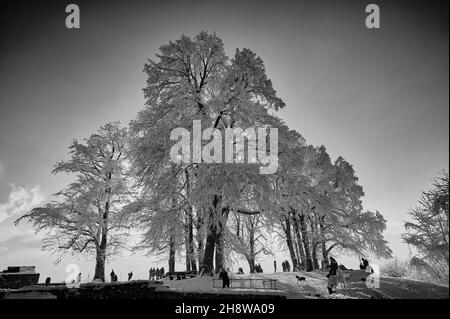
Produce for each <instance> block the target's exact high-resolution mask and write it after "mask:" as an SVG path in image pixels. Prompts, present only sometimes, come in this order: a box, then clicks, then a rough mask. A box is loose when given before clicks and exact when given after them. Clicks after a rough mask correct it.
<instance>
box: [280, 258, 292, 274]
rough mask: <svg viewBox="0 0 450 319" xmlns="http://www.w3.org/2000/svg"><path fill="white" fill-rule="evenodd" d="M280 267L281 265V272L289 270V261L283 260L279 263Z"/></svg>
mask: <svg viewBox="0 0 450 319" xmlns="http://www.w3.org/2000/svg"><path fill="white" fill-rule="evenodd" d="M281 267H283V272H286V271H287V272H289V271H291V264H290V263H289V261H287V260H285V261H283V262H282V263H281Z"/></svg>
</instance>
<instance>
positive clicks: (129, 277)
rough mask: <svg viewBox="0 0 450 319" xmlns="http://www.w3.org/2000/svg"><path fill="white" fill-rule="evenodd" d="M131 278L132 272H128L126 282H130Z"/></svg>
mask: <svg viewBox="0 0 450 319" xmlns="http://www.w3.org/2000/svg"><path fill="white" fill-rule="evenodd" d="M131 278H133V272H132V271H130V272H129V273H128V281H130V280H131Z"/></svg>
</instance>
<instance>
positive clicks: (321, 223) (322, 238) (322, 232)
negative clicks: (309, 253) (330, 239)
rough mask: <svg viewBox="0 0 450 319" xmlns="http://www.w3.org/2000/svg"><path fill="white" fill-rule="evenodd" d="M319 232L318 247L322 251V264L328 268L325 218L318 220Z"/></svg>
mask: <svg viewBox="0 0 450 319" xmlns="http://www.w3.org/2000/svg"><path fill="white" fill-rule="evenodd" d="M319 231H320V246H321V250H322V264H323V266H324V267H328V266H329V262H328V252H327V245H326V240H325V216H322V217H321V218H320V219H319Z"/></svg>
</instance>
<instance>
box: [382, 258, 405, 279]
mask: <svg viewBox="0 0 450 319" xmlns="http://www.w3.org/2000/svg"><path fill="white" fill-rule="evenodd" d="M380 272H381V274H382V275H385V276H388V277H397V278H405V277H407V276H408V274H409V273H410V269H409V262H407V261H402V260H400V259H398V257H394V258H393V259H391V260H389V261H387V262H386V263H385V264H384V265H382V266H381V268H380Z"/></svg>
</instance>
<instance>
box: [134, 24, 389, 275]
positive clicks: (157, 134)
mask: <svg viewBox="0 0 450 319" xmlns="http://www.w3.org/2000/svg"><path fill="white" fill-rule="evenodd" d="M144 71H145V73H146V74H147V85H146V87H145V88H144V95H145V98H146V105H145V107H144V109H143V110H141V111H140V112H139V113H138V115H137V117H136V118H135V119H134V120H133V121H132V122H131V124H130V131H131V148H130V149H131V158H132V168H133V172H134V174H135V177H136V180H137V181H138V183H139V185H138V186H139V188H140V189H141V196H140V199H139V200H138V201H136V202H135V203H134V204H133V205H131V206H130V207H129V208H130V209H129V212H130V215H131V216H133V218H136V219H138V220H140V225H141V226H142V227H143V230H144V233H145V234H144V238H143V242H142V244H143V246H144V247H145V246H147V247H148V248H150V250H153V251H160V250H161V248H163V247H164V248H167V249H168V251H169V256H170V260H174V254H175V252H176V251H182V249H181V248H182V247H183V246H184V251H185V254H186V268H187V269H190V268H192V269H197V267H196V263H197V262H198V264H199V265H198V266H199V268H200V269H203V270H205V271H207V272H209V271H212V270H213V269H214V264H215V269H216V271H217V270H218V269H219V268H220V267H222V266H223V263H224V250H225V249H230V248H233V247H234V249H236V247H237V246H239V245H230V243H226V242H225V241H226V240H234V243H238V242H239V241H240V239H243V238H242V237H241V238H240V239H239V237H236V236H234V237H233V236H228V235H229V234H230V233H232V230H230V229H229V227H230V226H231V227H234V226H236V225H234V226H233V223H232V221H231V224H229V223H230V221H229V216H231V215H233V216H236V215H248V216H254V215H258V214H261V215H262V217H261V218H260V219H258V220H264V221H269V223H265V224H266V225H268V224H270V223H272V224H277V225H279V227H280V228H281V229H282V233H284V234H285V238H286V244H287V246H288V248H289V252H290V254H291V258H292V259H293V264H294V266H296V267H298V266H300V264H302V265H303V266H304V267H305V268H306V269H307V270H312V269H314V268H317V267H319V266H318V260H319V257H318V256H319V250H322V259H326V257H327V256H328V253H329V252H330V251H331V250H332V249H337V248H341V249H344V250H347V251H358V252H359V251H361V252H362V251H364V252H366V251H373V252H375V253H378V254H389V248H388V247H387V243H386V241H385V240H384V238H383V235H382V233H383V231H384V229H385V220H384V219H383V218H382V216H381V214H379V213H375V214H373V213H370V212H366V213H363V210H362V205H361V197H362V196H363V192H362V188H361V186H359V185H358V184H357V183H356V182H357V178H356V177H355V176H354V172H353V169H352V168H351V165H350V164H348V163H347V162H345V161H344V160H343V159H342V158H339V159H338V160H337V161H336V162H335V163H334V164H333V163H331V160H330V158H329V156H328V154H327V153H326V149H325V148H324V147H320V148H315V147H313V146H310V145H307V144H306V142H305V140H304V138H303V137H302V136H301V135H300V134H298V133H297V132H295V131H293V130H290V129H289V128H288V127H287V126H286V125H285V124H284V123H283V121H281V120H280V119H279V118H277V117H276V116H275V115H274V114H275V112H276V111H278V110H279V109H280V108H282V107H284V106H285V104H284V102H283V101H282V100H281V99H280V98H279V97H278V96H277V95H276V92H275V90H274V89H273V86H272V82H271V81H270V79H268V77H267V75H266V70H265V67H264V63H263V61H262V60H261V58H259V57H258V56H257V55H256V54H255V53H254V52H252V51H251V50H249V49H242V50H239V49H237V50H236V51H235V54H234V56H233V57H232V58H228V57H227V56H226V54H225V51H224V46H223V43H222V40H221V39H220V38H219V37H217V36H216V35H215V34H210V33H207V32H201V33H199V34H198V35H196V36H195V37H193V38H190V37H187V36H184V35H183V36H182V37H181V38H180V39H178V40H176V41H174V42H169V43H168V44H165V45H163V46H161V48H160V53H159V54H157V55H156V59H154V60H149V61H148V63H147V64H146V65H145V68H144ZM194 121H199V123H201V128H203V129H206V128H207V129H209V131H204V132H203V136H201V137H200V140H201V143H202V144H201V145H200V147H199V148H198V147H197V146H194V145H192V143H191V146H189V147H188V150H187V151H188V153H189V156H185V155H186V154H185V155H183V156H181V155H180V156H179V160H177V161H173V160H172V159H171V157H170V154H171V147H172V146H173V145H174V141H172V140H171V133H172V131H173V130H174V129H177V128H180V127H181V128H185V129H187V132H192V134H191V133H187V135H188V138H189V139H191V138H192V140H194V138H195V137H194V136H193V135H194V131H195V129H196V127H195V124H194V123H197V122H194ZM249 127H251V128H254V129H255V130H257V129H258V128H265V129H266V128H277V129H278V144H277V146H278V150H277V153H276V154H273V155H275V156H276V157H277V159H278V170H276V171H275V172H272V174H267V175H266V174H260V171H259V163H251V164H249V162H251V160H253V159H254V158H253V157H252V155H249V152H247V153H246V152H244V154H243V156H241V158H240V162H239V163H237V162H238V161H239V160H236V159H239V157H238V155H242V154H240V151H239V150H237V149H233V154H232V155H233V158H234V159H235V161H234V162H233V163H226V161H225V160H224V156H223V154H224V145H222V144H219V145H222V146H221V147H220V146H219V147H216V148H214V147H213V148H212V149H211V147H209V148H208V146H210V143H211V144H213V142H215V141H216V139H217V136H219V138H220V137H221V136H224V135H225V134H224V131H225V129H237V128H241V129H243V130H245V129H246V128H249ZM205 132H206V133H205ZM205 134H206V135H205ZM244 137H245V140H246V141H247V142H249V143H251V142H255V138H254V137H252V136H251V135H243V138H244ZM182 138H183V137H182ZM270 138H271V137H270V136H268V137H267V140H266V142H267V144H269V139H270ZM190 141H191V140H190ZM224 144H226V141H225V143H224ZM255 144H256V142H255ZM205 146H206V147H205ZM266 146H267V145H266ZM260 147H261V146H260V145H259V144H258V147H257V148H258V151H259V150H260V149H259V148H260ZM205 150H206V151H205ZM212 150H213V151H214V152H213V154H211V151H212ZM271 151H272V150H271ZM216 152H217V153H218V154H216ZM196 154H197V159H198V155H199V154H200V155H203V157H205V156H207V157H209V158H212V159H214V161H213V163H205V162H201V161H198V160H197V161H195V160H194V161H192V160H193V159H194V158H195V157H196ZM178 155H179V154H178ZM225 156H227V155H225ZM243 218H244V217H243ZM249 220H250V219H249ZM249 225H250V224H249ZM250 226H251V225H250ZM250 229H251V227H250ZM227 231H228V232H227ZM263 231H264V230H263V229H261V232H263ZM251 232H252V231H251V230H250V233H251ZM168 234H170V236H169V235H168ZM240 235H242V233H240ZM247 241H248V240H247ZM163 243H165V244H163ZM242 243H243V242H241V245H240V248H241V249H240V250H241V252H242V253H243V254H244V255H245V254H247V256H251V255H253V258H254V257H255V256H254V253H255V251H253V253H250V254H248V251H247V252H246V250H247V248H246V247H248V246H246V245H243V244H242ZM214 258H215V260H214ZM251 259H252V258H250V263H251ZM169 268H173V267H169Z"/></svg>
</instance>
